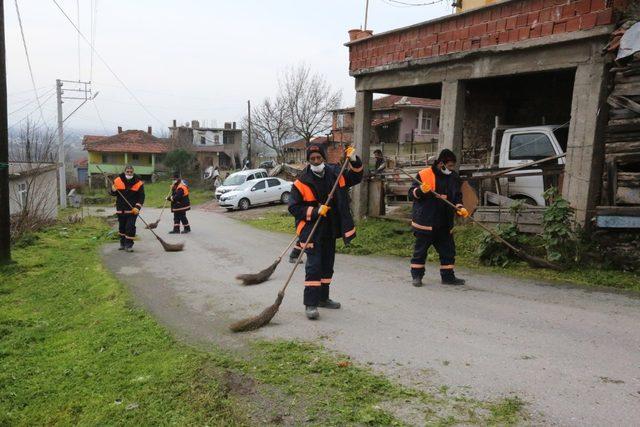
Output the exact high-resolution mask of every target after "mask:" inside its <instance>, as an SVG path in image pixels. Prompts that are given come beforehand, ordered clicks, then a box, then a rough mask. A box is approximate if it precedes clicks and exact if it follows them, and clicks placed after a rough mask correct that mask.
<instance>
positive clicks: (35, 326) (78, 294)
mask: <svg viewBox="0 0 640 427" xmlns="http://www.w3.org/2000/svg"><path fill="white" fill-rule="evenodd" d="M107 231H108V229H107V228H106V226H105V225H104V224H103V223H102V222H99V221H98V220H96V219H87V220H85V222H84V223H83V224H78V225H73V226H71V225H69V226H68V228H67V227H62V226H57V227H53V228H51V229H49V230H47V231H46V232H42V233H39V234H38V240H37V241H36V242H35V244H33V245H31V246H28V247H25V248H18V249H16V250H15V251H14V252H13V258H14V260H15V261H17V263H16V264H13V265H8V266H5V267H2V268H1V269H0V283H1V284H2V285H1V286H0V337H1V340H0V361H1V364H2V369H1V370H0V425H34V424H94V425H95V424H141V423H144V424H168V423H172V424H205V423H209V424H227V423H237V422H242V417H241V416H240V415H238V413H237V412H236V410H235V409H234V407H233V405H232V403H231V402H230V401H229V399H228V398H227V397H226V396H225V395H224V393H223V391H222V390H221V388H220V386H219V384H218V383H216V382H207V383H206V384H203V383H201V381H200V378H201V373H200V372H201V369H202V367H203V366H204V365H205V364H206V362H207V360H208V359H209V358H210V356H209V355H208V354H206V353H200V352H198V351H195V350H192V349H190V348H188V347H186V346H183V345H179V344H177V343H176V342H175V341H174V340H173V339H172V338H171V337H170V336H169V335H168V334H167V332H166V331H164V330H163V329H162V328H161V327H160V326H159V325H158V324H157V323H156V322H155V321H154V320H153V319H151V318H150V316H148V315H147V314H146V313H145V312H144V311H142V310H141V309H138V308H135V307H133V306H132V305H131V304H130V302H129V298H128V296H127V294H126V292H125V291H124V289H123V288H122V286H121V285H120V284H119V283H118V282H117V281H116V280H115V279H114V278H113V277H112V276H111V275H110V274H109V273H108V272H107V271H105V269H104V267H103V266H102V265H101V263H100V260H99V257H98V254H97V248H98V246H99V245H100V244H102V243H103V242H104V241H105V239H107V238H108V237H107V233H106V232H107Z"/></svg>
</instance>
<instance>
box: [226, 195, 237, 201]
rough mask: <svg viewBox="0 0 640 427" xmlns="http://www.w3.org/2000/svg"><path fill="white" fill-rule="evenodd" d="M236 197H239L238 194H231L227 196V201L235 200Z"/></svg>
mask: <svg viewBox="0 0 640 427" xmlns="http://www.w3.org/2000/svg"><path fill="white" fill-rule="evenodd" d="M236 197H238V195H237V194H229V195H228V196H227V200H231V199H235V198H236Z"/></svg>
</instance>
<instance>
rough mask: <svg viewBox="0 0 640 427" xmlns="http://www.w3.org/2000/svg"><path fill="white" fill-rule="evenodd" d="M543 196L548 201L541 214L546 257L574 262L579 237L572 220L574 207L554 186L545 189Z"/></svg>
mask: <svg viewBox="0 0 640 427" xmlns="http://www.w3.org/2000/svg"><path fill="white" fill-rule="evenodd" d="M543 196H544V199H545V200H546V201H547V203H548V206H547V208H546V209H545V210H544V213H543V214H542V228H543V231H542V240H543V242H544V247H545V249H546V251H547V259H548V260H549V261H553V262H560V263H563V264H569V263H572V262H576V261H577V258H578V254H579V249H578V247H579V246H580V242H579V241H580V239H579V233H578V232H577V231H576V230H577V227H576V225H575V223H574V221H573V214H574V209H573V208H572V207H571V205H570V204H569V202H568V201H567V200H565V199H564V198H562V196H560V194H559V193H558V189H557V188H556V187H551V188H549V189H547V191H545V192H544V193H543Z"/></svg>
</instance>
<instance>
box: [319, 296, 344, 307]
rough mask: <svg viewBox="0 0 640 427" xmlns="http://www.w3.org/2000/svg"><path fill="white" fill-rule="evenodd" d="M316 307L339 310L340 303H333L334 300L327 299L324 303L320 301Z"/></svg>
mask: <svg viewBox="0 0 640 427" xmlns="http://www.w3.org/2000/svg"><path fill="white" fill-rule="evenodd" d="M318 307H322V308H332V309H334V310H337V309H339V308H340V307H341V306H340V303H339V302H337V301H334V300H332V299H331V298H329V299H328V300H326V301H320V302H319V303H318Z"/></svg>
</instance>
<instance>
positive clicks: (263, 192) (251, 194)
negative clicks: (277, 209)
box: [218, 178, 293, 211]
mask: <svg viewBox="0 0 640 427" xmlns="http://www.w3.org/2000/svg"><path fill="white" fill-rule="evenodd" d="M292 185H293V183H292V182H289V181H285V180H283V179H280V178H265V179H254V180H252V181H246V182H245V183H244V184H242V185H240V186H238V187H237V188H236V189H234V190H232V191H229V192H226V193H224V194H222V195H221V197H220V201H219V202H218V203H219V204H220V206H222V207H224V208H227V210H229V211H232V210H234V209H240V210H247V209H249V208H250V207H251V206H256V205H263V204H267V203H274V202H280V203H285V204H286V203H289V196H290V195H291V186H292Z"/></svg>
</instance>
